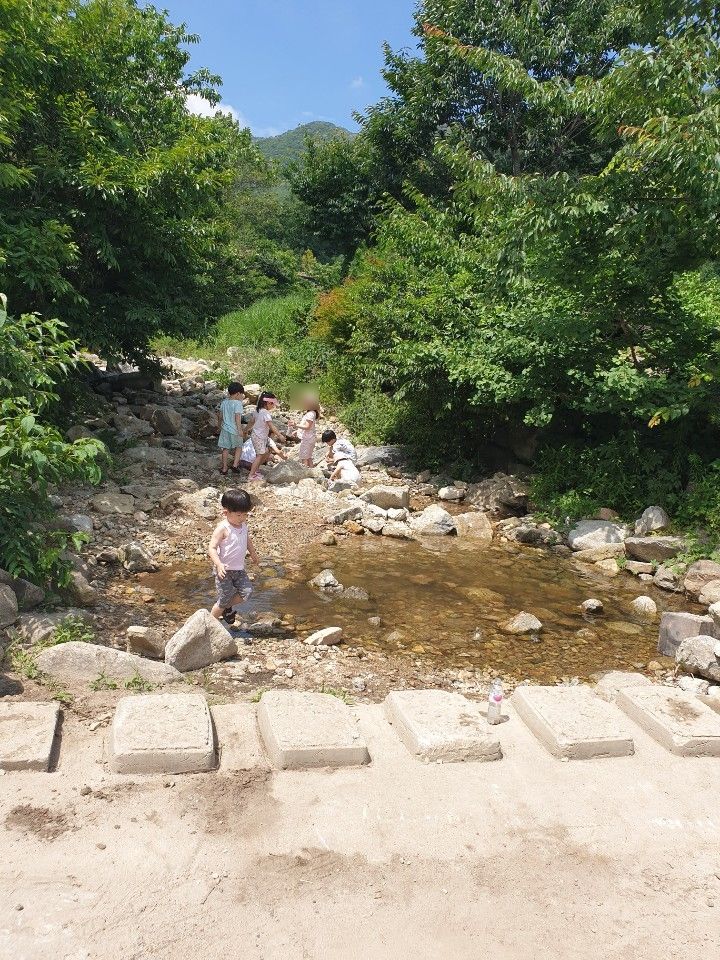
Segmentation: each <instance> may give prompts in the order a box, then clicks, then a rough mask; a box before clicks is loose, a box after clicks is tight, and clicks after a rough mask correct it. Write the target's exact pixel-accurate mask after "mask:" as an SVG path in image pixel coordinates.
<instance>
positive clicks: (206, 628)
mask: <svg viewBox="0 0 720 960" xmlns="http://www.w3.org/2000/svg"><path fill="white" fill-rule="evenodd" d="M236 653H237V643H236V642H235V640H234V639H233V637H231V636H230V634H229V633H228V631H227V630H226V629H225V627H223V626H222V625H221V624H220V622H219V621H218V620H216V619H215V617H213V615H212V614H211V613H210V612H209V611H208V610H197V611H196V612H195V613H194V614H193V615H192V616H191V617H189V618H188V619H187V620H186V621H185V623H184V624H183V625H182V627H180V629H179V630H178V631H177V633H175V634H173V636H172V637H171V638H170V639H169V640H168V642H167V644H166V645H165V663H167V664H169V665H170V666H171V667H175V668H176V669H177V670H181V671H182V672H183V673H184V672H186V671H187V670H201V669H202V668H203V667H209V666H210V664H211V663H218V662H219V661H220V660H228V659H229V658H230V657H234V656H235V654H236Z"/></svg>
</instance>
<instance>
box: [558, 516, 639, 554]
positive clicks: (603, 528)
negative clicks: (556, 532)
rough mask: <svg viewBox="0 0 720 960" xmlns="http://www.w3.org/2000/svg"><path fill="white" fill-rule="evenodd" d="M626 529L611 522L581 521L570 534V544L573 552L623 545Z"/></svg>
mask: <svg viewBox="0 0 720 960" xmlns="http://www.w3.org/2000/svg"><path fill="white" fill-rule="evenodd" d="M625 537H626V531H625V527H623V526H621V525H620V524H619V523H613V522H612V521H610V520H581V521H580V523H578V524H576V525H575V526H574V527H573V528H572V530H571V531H570V533H569V534H568V543H569V544H570V546H571V547H572V549H573V550H590V549H591V548H592V547H602V546H603V545H604V544H606V543H622V542H623V541H624V540H625Z"/></svg>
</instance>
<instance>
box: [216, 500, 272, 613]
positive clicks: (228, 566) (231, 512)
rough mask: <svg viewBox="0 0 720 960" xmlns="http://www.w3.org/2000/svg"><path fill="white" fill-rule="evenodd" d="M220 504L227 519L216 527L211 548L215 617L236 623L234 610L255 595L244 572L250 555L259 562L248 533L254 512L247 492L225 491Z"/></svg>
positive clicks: (254, 560)
mask: <svg viewBox="0 0 720 960" xmlns="http://www.w3.org/2000/svg"><path fill="white" fill-rule="evenodd" d="M220 505H221V506H222V508H223V514H224V518H223V519H222V520H221V521H220V523H219V524H218V525H217V527H215V530H214V532H213V535H212V537H211V538H210V544H209V546H208V553H209V554H210V559H211V560H212V562H213V566H214V567H215V587H216V589H217V600H216V601H215V605H214V606H213V608H212V615H213V616H214V617H215V618H216V619H217V620H224V621H225V623H228V624H232V623H234V622H235V611H234V610H233V607H234V606H236V605H237V604H239V603H243V602H244V601H245V600H247V598H248V597H249V596H250V594H251V592H252V586H251V584H250V578H249V577H248V575H247V573H246V572H245V557H246V555H247V554H250V558H251V559H252V560H253V562H254V563H259V562H260V560H259V557H258V555H257V553H256V551H255V547H254V546H253V543H252V541H251V539H250V534H249V533H248V524H247V518H248V514H249V513H250V510H251V509H252V502H251V500H250V495H249V494H248V493H246V491H245V490H226V491H225V493H224V494H223V495H222V498H221V500H220Z"/></svg>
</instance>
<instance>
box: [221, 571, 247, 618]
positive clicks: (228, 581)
mask: <svg viewBox="0 0 720 960" xmlns="http://www.w3.org/2000/svg"><path fill="white" fill-rule="evenodd" d="M215 589H216V590H217V605H218V606H219V607H222V608H223V609H224V610H226V609H227V608H228V607H230V606H232V602H233V599H234V598H235V596H236V595H237V594H238V593H239V594H240V596H241V597H242V598H243V601H245V600H247V598H248V597H249V596H250V594H251V593H252V584H251V582H250V577H249V576H248V575H247V573H245V571H244V570H228V571H227V573H226V574H225V579H224V580H221V579H220V577H218V575H217V574H215Z"/></svg>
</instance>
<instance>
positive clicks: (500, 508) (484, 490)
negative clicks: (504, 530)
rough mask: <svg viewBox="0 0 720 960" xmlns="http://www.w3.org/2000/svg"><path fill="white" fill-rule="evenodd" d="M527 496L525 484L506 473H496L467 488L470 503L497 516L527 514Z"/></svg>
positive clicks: (527, 487) (527, 490)
mask: <svg viewBox="0 0 720 960" xmlns="http://www.w3.org/2000/svg"><path fill="white" fill-rule="evenodd" d="M529 495H530V488H529V486H528V485H527V483H525V481H524V480H521V479H520V478H519V477H515V476H512V475H511V474H507V473H496V474H494V475H493V476H492V477H488V478H487V479H486V480H481V481H480V483H474V484H471V485H470V486H469V487H468V499H469V500H470V503H472V504H473V506H475V507H478V509H480V510H487V511H488V512H489V513H492V514H493V515H497V516H507V515H509V514H513V515H520V514H524V513H527V509H528V497H529Z"/></svg>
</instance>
